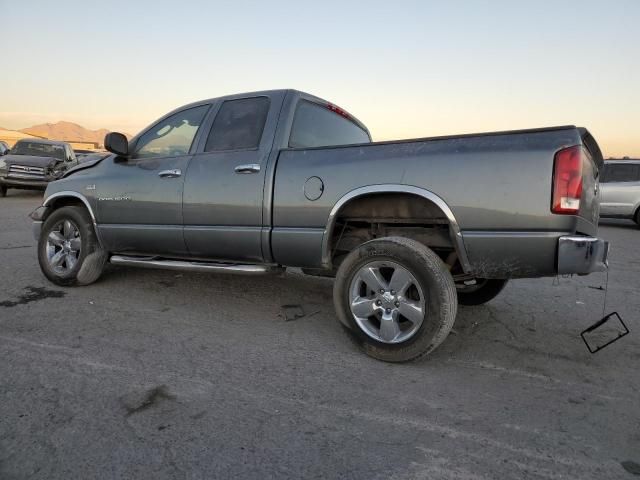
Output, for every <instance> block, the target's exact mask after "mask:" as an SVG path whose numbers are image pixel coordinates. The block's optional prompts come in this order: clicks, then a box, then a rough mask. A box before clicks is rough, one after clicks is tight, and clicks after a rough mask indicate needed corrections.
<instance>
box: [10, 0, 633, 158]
mask: <svg viewBox="0 0 640 480" xmlns="http://www.w3.org/2000/svg"><path fill="white" fill-rule="evenodd" d="M0 21H1V23H2V27H0V64H1V68H0V125H1V126H4V127H7V128H22V127H26V126H30V125H32V124H35V123H42V122H55V121H57V120H69V121H74V122H77V123H80V124H81V125H83V126H86V127H88V128H100V127H105V128H109V129H118V130H124V131H127V132H129V133H136V132H137V131H138V130H140V129H141V128H142V127H144V126H145V125H147V124H148V123H150V122H151V121H152V120H154V119H155V118H157V117H158V116H160V115H162V114H164V113H165V112H167V111H168V110H171V109H173V108H175V107H177V106H179V105H181V104H184V103H187V102H190V101H193V100H198V99H202V98H209V97H216V96H220V95H224V94H229V93H238V92H243V91H251V90H264V89H271V88H297V89H300V90H305V91H308V92H310V93H313V94H315V95H318V96H321V97H324V98H326V99H328V100H331V101H334V102H335V103H337V104H338V105H340V106H342V107H343V108H345V109H346V110H348V111H350V112H351V113H353V114H354V115H356V116H357V117H358V118H360V119H361V120H362V121H363V122H365V123H366V124H367V125H368V126H369V128H370V130H371V132H372V134H373V136H374V139H376V140H386V139H392V138H407V137H418V136H433V135H444V134H455V133H468V132H477V131H487V130H505V129H516V128H527V127H541V126H550V125H564V124H576V125H581V126H586V127H588V128H589V129H590V130H591V131H592V133H593V134H594V135H595V137H596V139H597V140H598V141H599V143H600V145H601V147H602V149H603V152H604V154H605V155H606V156H621V155H631V156H636V157H640V33H639V30H638V29H639V26H640V0H608V1H605V0H602V1H585V0H563V1H559V0H555V1H551V0H549V1H542V0H535V1H515V0H510V1H496V0H494V1H489V0H486V1H480V0H477V1H474V0H469V1H462V0H460V1H444V0H439V1H426V0H423V1H402V0H395V1H389V0H385V1H380V2H378V1H373V0H368V1H362V2H358V1H349V0H341V1H330V0H323V1H322V2H319V1H318V2H304V1H302V0H298V1H278V0H272V1H264V2H257V1H256V2H251V1H243V0H234V1H231V2H216V1H202V2H196V1H189V0H180V1H175V0H174V1H170V2H169V1H153V2H151V1H137V2H134V1H105V2H100V1H96V2H89V1H87V0H84V1H65V0H58V1H55V2H53V1H35V0H19V1H12V0H0Z"/></svg>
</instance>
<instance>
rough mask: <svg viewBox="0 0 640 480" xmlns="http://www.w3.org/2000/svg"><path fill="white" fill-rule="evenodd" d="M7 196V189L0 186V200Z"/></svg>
mask: <svg viewBox="0 0 640 480" xmlns="http://www.w3.org/2000/svg"><path fill="white" fill-rule="evenodd" d="M6 196H7V187H5V186H4V185H0V198H3V197H6Z"/></svg>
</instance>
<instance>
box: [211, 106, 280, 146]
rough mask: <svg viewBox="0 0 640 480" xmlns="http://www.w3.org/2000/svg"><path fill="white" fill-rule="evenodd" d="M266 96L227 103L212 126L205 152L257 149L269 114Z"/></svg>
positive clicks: (221, 108)
mask: <svg viewBox="0 0 640 480" xmlns="http://www.w3.org/2000/svg"><path fill="white" fill-rule="evenodd" d="M269 103H270V102H269V99H268V98H267V97H255V98H242V99H239V100H227V101H226V102H224V103H223V104H222V107H220V111H219V112H218V114H217V115H216V119H215V120H214V122H213V125H212V126H211V131H210V132H209V137H208V138H207V143H206V145H205V147H204V151H205V152H220V151H225V150H227V151H228V150H249V149H257V148H258V145H260V139H261V138H262V131H263V130H264V124H265V122H266V120H267V114H268V113H269Z"/></svg>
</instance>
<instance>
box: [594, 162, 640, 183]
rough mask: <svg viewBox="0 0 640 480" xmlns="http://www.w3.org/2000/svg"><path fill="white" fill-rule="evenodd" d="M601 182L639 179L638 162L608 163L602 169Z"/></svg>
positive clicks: (639, 165) (639, 166) (635, 180)
mask: <svg viewBox="0 0 640 480" xmlns="http://www.w3.org/2000/svg"><path fill="white" fill-rule="evenodd" d="M601 181H602V183H620V182H637V181H640V164H637V163H628V164H623V163H608V164H606V166H605V169H604V175H603V176H602V180H601Z"/></svg>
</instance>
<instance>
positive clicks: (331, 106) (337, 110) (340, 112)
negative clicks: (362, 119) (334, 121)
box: [327, 103, 351, 118]
mask: <svg viewBox="0 0 640 480" xmlns="http://www.w3.org/2000/svg"><path fill="white" fill-rule="evenodd" d="M327 108H328V109H329V110H331V111H332V112H335V113H337V114H338V115H342V116H343V117H344V118H351V117H350V116H349V114H348V113H347V112H345V111H344V110H343V109H341V108H340V107H338V106H336V105H334V104H333V103H327Z"/></svg>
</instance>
